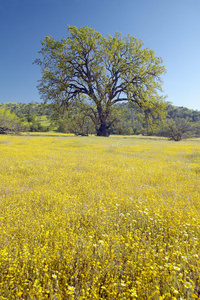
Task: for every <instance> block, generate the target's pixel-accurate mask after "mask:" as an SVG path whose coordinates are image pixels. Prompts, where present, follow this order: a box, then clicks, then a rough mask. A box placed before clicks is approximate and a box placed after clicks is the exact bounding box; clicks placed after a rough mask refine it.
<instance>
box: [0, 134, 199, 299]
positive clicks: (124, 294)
mask: <svg viewBox="0 0 200 300" xmlns="http://www.w3.org/2000/svg"><path fill="white" fill-rule="evenodd" d="M0 154H1V155H0V232H1V234H0V299H1V300H3V299H9V300H10V299H56V300H57V299H69V300H72V299H88V300H89V299H92V300H94V299H113V300H116V299H138V300H140V299H155V300H157V299H158V300H160V299H180V300H183V299H200V275H199V274H200V243H199V239H200V140H199V139H196V140H195V139H194V140H187V141H181V142H179V143H176V142H172V141H168V140H165V139H159V138H142V137H112V136H111V137H109V138H103V137H94V136H93V137H74V136H70V135H56V134H55V135H53V134H52V135H51V134H47V135H46V136H44V135H42V134H35V135H21V136H3V135H2V136H0Z"/></svg>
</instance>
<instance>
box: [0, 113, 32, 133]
mask: <svg viewBox="0 0 200 300" xmlns="http://www.w3.org/2000/svg"><path fill="white" fill-rule="evenodd" d="M26 128H27V124H25V123H22V122H21V120H20V119H19V118H18V117H17V116H16V115H15V114H14V113H11V112H10V111H9V110H6V109H0V134H5V133H11V132H15V133H16V132H20V131H25V130H26Z"/></svg>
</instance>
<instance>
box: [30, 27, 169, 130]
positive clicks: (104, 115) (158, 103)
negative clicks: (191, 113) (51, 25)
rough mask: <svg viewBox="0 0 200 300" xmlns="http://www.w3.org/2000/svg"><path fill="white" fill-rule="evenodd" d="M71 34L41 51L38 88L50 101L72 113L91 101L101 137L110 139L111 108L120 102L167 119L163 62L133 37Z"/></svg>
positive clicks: (83, 29) (44, 43)
mask: <svg viewBox="0 0 200 300" xmlns="http://www.w3.org/2000/svg"><path fill="white" fill-rule="evenodd" d="M68 30H69V35H68V37H67V38H66V39H65V38H63V39H62V40H61V41H55V40H54V39H53V37H51V36H47V37H45V39H44V41H42V49H41V50H40V51H39V53H40V54H41V56H42V58H38V59H36V61H35V62H36V63H37V64H39V65H40V66H41V68H42V74H43V76H42V79H41V80H40V84H39V86H38V87H39V92H40V93H41V95H42V98H43V99H44V100H45V101H52V102H54V104H55V105H56V107H57V108H58V107H68V106H69V104H70V103H71V102H77V101H79V100H77V99H81V98H82V96H86V97H87V99H88V100H90V101H91V107H90V108H88V110H87V113H88V114H89V115H90V117H91V119H92V120H93V122H94V124H95V128H96V131H97V135H98V136H108V135H109V128H110V126H111V125H112V122H113V121H114V119H113V118H111V113H112V108H113V106H114V105H115V104H116V103H118V102H122V101H129V102H134V103H135V104H136V107H138V108H139V110H140V111H141V110H142V111H143V112H144V113H145V115H146V117H150V119H151V118H157V117H158V116H162V114H163V111H164V108H165V100H164V97H162V96H161V92H162V81H161V75H162V74H164V73H165V67H164V66H163V65H162V63H163V60H162V58H160V57H156V56H155V53H154V51H153V50H150V49H149V48H143V43H142V42H141V41H140V40H138V39H137V38H135V37H132V36H131V35H128V36H127V37H123V36H122V35H121V34H120V33H116V34H115V36H114V37H112V36H111V35H108V36H107V37H103V36H102V35H101V34H100V33H99V32H97V31H95V30H94V29H91V28H89V27H81V28H77V27H75V26H68Z"/></svg>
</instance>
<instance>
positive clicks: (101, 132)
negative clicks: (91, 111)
mask: <svg viewBox="0 0 200 300" xmlns="http://www.w3.org/2000/svg"><path fill="white" fill-rule="evenodd" d="M109 135H110V132H109V126H107V125H106V123H101V125H100V127H99V128H97V136H109Z"/></svg>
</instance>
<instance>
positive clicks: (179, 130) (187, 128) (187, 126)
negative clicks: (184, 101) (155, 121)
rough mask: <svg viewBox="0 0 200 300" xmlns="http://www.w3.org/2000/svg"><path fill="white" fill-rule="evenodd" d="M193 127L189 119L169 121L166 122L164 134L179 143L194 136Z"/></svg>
mask: <svg viewBox="0 0 200 300" xmlns="http://www.w3.org/2000/svg"><path fill="white" fill-rule="evenodd" d="M192 131H193V130H192V126H191V123H190V122H189V120H188V119H182V118H176V119H168V120H166V122H164V133H165V135H166V136H167V137H169V138H170V139H172V140H174V141H176V142H178V141H180V140H182V139H183V138H187V137H188V136H189V135H191V134H192Z"/></svg>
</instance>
